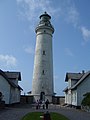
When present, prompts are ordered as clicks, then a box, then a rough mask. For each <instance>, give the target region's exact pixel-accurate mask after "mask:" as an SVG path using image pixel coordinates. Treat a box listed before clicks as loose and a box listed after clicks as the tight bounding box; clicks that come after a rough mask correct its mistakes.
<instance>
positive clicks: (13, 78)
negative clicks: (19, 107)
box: [0, 70, 22, 104]
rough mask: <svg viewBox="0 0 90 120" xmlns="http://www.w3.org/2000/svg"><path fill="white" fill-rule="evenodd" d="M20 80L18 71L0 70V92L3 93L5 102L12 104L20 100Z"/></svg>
mask: <svg viewBox="0 0 90 120" xmlns="http://www.w3.org/2000/svg"><path fill="white" fill-rule="evenodd" d="M19 80H20V81H21V74H20V72H8V71H7V72H4V71H2V70H0V92H1V93H2V95H3V99H2V100H4V101H5V104H13V103H19V102H20V94H21V90H22V88H21V87H20V86H19V85H18V81H19Z"/></svg>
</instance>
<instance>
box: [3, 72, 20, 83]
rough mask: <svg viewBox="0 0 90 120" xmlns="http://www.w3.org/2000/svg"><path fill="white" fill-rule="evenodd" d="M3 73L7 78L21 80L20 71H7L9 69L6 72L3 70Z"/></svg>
mask: <svg viewBox="0 0 90 120" xmlns="http://www.w3.org/2000/svg"><path fill="white" fill-rule="evenodd" d="M4 73H5V74H6V75H7V77H8V79H17V80H19V81H21V74H20V72H9V71H7V72H6V71H5V72H4Z"/></svg>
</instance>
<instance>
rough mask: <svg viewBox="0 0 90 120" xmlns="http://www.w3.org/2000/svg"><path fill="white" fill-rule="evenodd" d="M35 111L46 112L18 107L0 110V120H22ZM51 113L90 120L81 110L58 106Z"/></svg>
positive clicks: (72, 118)
mask: <svg viewBox="0 0 90 120" xmlns="http://www.w3.org/2000/svg"><path fill="white" fill-rule="evenodd" d="M33 111H43V112H45V111H46V110H43V109H40V110H36V109H35V108H31V107H29V106H28V107H25V108H24V107H17V108H15V107H14V108H6V109H5V110H0V120H21V118H22V117H23V116H24V115H25V114H27V113H28V112H33ZM49 111H50V112H57V113H61V114H63V115H65V116H66V117H67V118H69V119H70V120H90V113H88V112H84V111H81V110H76V109H72V108H71V109H70V108H60V107H57V106H50V108H49Z"/></svg>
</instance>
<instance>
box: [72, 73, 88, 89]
mask: <svg viewBox="0 0 90 120" xmlns="http://www.w3.org/2000/svg"><path fill="white" fill-rule="evenodd" d="M89 75H90V71H88V72H86V73H85V74H84V75H83V76H82V77H81V79H80V80H79V81H78V82H77V83H76V84H75V85H74V86H72V87H71V90H73V89H76V88H77V86H78V85H79V84H81V83H82V82H83V81H84V80H85V79H86V78H87V77H88V76H89Z"/></svg>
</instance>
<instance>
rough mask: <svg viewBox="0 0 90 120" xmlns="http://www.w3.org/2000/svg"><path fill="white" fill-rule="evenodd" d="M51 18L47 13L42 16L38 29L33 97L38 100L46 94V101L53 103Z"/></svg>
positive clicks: (52, 29)
mask: <svg viewBox="0 0 90 120" xmlns="http://www.w3.org/2000/svg"><path fill="white" fill-rule="evenodd" d="M50 19H51V17H50V16H49V15H48V14H47V13H46V12H45V13H44V14H42V15H41V16H40V23H39V24H38V26H37V27H36V30H35V31H36V49H35V59H34V70H33V81H32V95H33V96H34V98H35V101H36V100H39V99H40V94H41V92H43V93H44V94H45V96H44V97H45V98H44V99H45V100H46V99H49V101H50V102H51V101H52V96H53V93H54V90H53V56H52V55H53V54H52V34H53V32H54V28H53V27H52V25H51V23H50Z"/></svg>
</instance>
